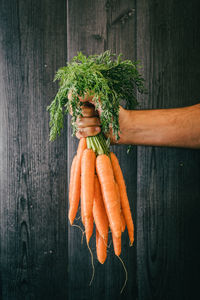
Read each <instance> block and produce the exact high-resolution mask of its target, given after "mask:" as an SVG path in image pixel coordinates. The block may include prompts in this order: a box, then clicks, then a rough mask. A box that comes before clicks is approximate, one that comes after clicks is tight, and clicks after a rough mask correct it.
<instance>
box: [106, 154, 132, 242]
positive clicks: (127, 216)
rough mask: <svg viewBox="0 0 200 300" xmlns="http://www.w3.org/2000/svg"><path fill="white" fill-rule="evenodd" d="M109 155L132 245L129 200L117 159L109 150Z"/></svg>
mask: <svg viewBox="0 0 200 300" xmlns="http://www.w3.org/2000/svg"><path fill="white" fill-rule="evenodd" d="M110 157H111V161H112V167H113V172H114V176H115V180H116V181H117V183H118V186H119V192H120V198H121V206H122V211H123V214H124V218H125V221H126V226H127V229H128V234H129V239H130V243H131V245H132V244H133V241H134V225H133V219H132V216H131V210H130V206H129V201H128V197H127V192H126V185H125V182H124V177H123V174H122V170H121V168H120V165H119V161H118V159H117V157H116V155H115V154H114V153H112V152H111V153H110Z"/></svg>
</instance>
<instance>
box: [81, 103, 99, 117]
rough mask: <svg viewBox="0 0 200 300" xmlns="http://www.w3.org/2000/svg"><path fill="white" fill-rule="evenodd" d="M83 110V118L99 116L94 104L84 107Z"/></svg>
mask: <svg viewBox="0 0 200 300" xmlns="http://www.w3.org/2000/svg"><path fill="white" fill-rule="evenodd" d="M81 109H82V115H83V117H94V116H98V112H97V111H96V110H95V107H94V105H92V104H89V105H83V106H82V108H81Z"/></svg>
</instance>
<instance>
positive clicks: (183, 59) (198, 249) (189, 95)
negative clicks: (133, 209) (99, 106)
mask: <svg viewBox="0 0 200 300" xmlns="http://www.w3.org/2000/svg"><path fill="white" fill-rule="evenodd" d="M198 12H199V1H185V0H184V1H154V0H153V1H152V0H151V1H145V0H142V1H137V58H138V59H140V60H141V62H142V64H143V66H144V76H145V79H146V84H147V88H148V95H146V96H145V97H141V98H140V103H141V107H142V108H144V109H148V108H168V107H169V108H170V107H181V106H186V105H192V104H195V103H199V102H200V85H199V82H200V71H199V68H198V67H197V66H198V65H199V63H200V35H199V27H200V19H199V13H198ZM137 161H138V169H137V182H138V184H137V187H138V195H137V196H138V197H137V270H138V272H137V278H138V289H139V299H143V300H151V299H152V300H156V299H160V300H161V299H163V300H166V299H168V300H174V299H197V298H199V286H198V281H199V275H200V271H199V270H200V257H199V253H200V243H199V241H198V240H199V239H198V237H199V236H200V219H199V213H200V184H199V183H200V151H199V150H188V149H187V150H186V149H167V148H159V147H138V156H137ZM197 295H198V296H197Z"/></svg>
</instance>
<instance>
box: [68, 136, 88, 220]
mask: <svg viewBox="0 0 200 300" xmlns="http://www.w3.org/2000/svg"><path fill="white" fill-rule="evenodd" d="M86 146H87V145H86V138H82V139H80V142H79V145H78V150H77V157H76V168H75V170H74V174H73V177H74V179H73V186H72V191H71V195H70V208H69V221H70V223H71V225H72V224H73V222H74V219H75V217H76V213H77V210H78V205H79V200H80V189H81V158H82V154H83V151H84V150H85V148H86Z"/></svg>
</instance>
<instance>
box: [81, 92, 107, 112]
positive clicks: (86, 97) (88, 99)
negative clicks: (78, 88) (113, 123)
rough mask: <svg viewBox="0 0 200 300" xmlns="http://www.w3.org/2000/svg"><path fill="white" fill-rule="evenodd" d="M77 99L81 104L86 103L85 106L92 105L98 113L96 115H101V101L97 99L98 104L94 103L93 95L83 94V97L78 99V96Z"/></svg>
mask: <svg viewBox="0 0 200 300" xmlns="http://www.w3.org/2000/svg"><path fill="white" fill-rule="evenodd" d="M78 97H79V100H80V101H81V102H87V104H88V103H90V104H92V105H94V107H95V110H97V111H98V113H99V115H101V112H102V108H101V100H100V99H99V101H98V102H99V103H98V104H97V103H96V102H95V101H94V95H91V94H90V95H89V94H87V93H86V94H85V95H84V97H80V96H78Z"/></svg>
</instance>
